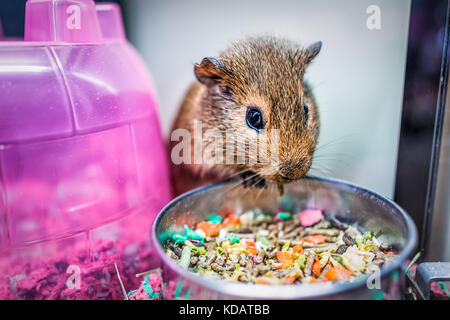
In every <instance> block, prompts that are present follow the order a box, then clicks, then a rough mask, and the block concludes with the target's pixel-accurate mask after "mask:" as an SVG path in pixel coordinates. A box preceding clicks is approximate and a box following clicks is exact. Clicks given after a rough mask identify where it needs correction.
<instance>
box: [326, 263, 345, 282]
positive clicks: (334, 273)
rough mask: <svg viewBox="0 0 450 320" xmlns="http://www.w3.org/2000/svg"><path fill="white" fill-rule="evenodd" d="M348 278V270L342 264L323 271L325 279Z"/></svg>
mask: <svg viewBox="0 0 450 320" xmlns="http://www.w3.org/2000/svg"><path fill="white" fill-rule="evenodd" d="M348 278H350V272H349V271H348V270H347V269H345V268H344V267H342V266H336V267H333V268H331V269H330V270H328V272H327V273H325V279H327V280H330V281H337V280H345V279H348Z"/></svg>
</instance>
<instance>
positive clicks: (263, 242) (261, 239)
mask: <svg viewBox="0 0 450 320" xmlns="http://www.w3.org/2000/svg"><path fill="white" fill-rule="evenodd" d="M258 241H259V242H261V244H262V245H264V246H266V247H268V246H269V244H270V243H269V240H268V239H267V238H266V237H260V238H259V239H258Z"/></svg>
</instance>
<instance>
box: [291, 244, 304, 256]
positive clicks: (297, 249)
mask: <svg viewBox="0 0 450 320" xmlns="http://www.w3.org/2000/svg"><path fill="white" fill-rule="evenodd" d="M302 252H303V241H302V243H300V244H298V245H296V246H294V247H293V248H292V253H293V254H296V253H302Z"/></svg>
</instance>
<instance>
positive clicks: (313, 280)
mask: <svg viewBox="0 0 450 320" xmlns="http://www.w3.org/2000/svg"><path fill="white" fill-rule="evenodd" d="M317 282H319V280H317V279H316V278H311V279H310V280H309V283H317Z"/></svg>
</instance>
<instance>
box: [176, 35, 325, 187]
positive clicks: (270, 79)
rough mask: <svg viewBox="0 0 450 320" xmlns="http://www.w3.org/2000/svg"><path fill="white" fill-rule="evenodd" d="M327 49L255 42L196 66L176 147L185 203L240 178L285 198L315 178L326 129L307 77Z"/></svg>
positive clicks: (252, 39)
mask: <svg viewBox="0 0 450 320" xmlns="http://www.w3.org/2000/svg"><path fill="white" fill-rule="evenodd" d="M321 46H322V43H321V42H317V43H314V44H312V45H310V46H309V47H306V48H303V47H301V46H300V45H298V44H297V43H295V42H292V41H290V40H286V39H282V38H278V37H270V36H263V37H248V38H246V39H244V40H240V41H236V42H234V43H232V44H231V46H230V47H229V48H228V49H226V50H225V51H223V52H222V53H220V54H219V55H218V56H217V57H214V58H211V57H208V58H204V59H203V60H202V62H201V63H200V64H196V65H195V67H194V72H195V76H196V78H197V80H198V81H197V82H195V83H193V84H192V85H191V87H190V88H189V90H188V91H187V93H186V95H185V97H184V99H183V102H182V105H181V107H180V109H179V111H178V114H177V115H176V118H175V121H174V124H173V127H172V131H171V133H172V134H171V139H170V142H169V148H170V150H169V154H170V157H171V174H172V182H173V186H174V189H175V193H176V194H177V195H178V194H181V193H184V192H185V191H188V190H190V189H192V188H195V187H198V186H201V185H204V184H207V183H212V182H216V181H219V180H223V179H226V178H231V177H233V176H236V175H241V176H242V177H243V178H244V180H243V183H244V184H245V185H246V186H249V185H254V186H257V187H262V186H265V183H266V180H269V181H273V182H275V183H276V184H278V186H279V188H280V190H282V187H281V186H282V185H283V184H284V183H288V182H291V181H294V180H297V179H299V178H301V177H303V176H304V175H305V174H306V173H307V172H308V170H309V168H310V166H311V162H312V157H313V153H314V150H315V148H316V144H317V139H318V135H319V127H320V122H319V113H318V109H317V104H316V101H315V99H314V96H313V93H312V91H311V88H310V86H309V85H308V83H307V82H306V81H305V80H304V74H305V71H306V68H307V67H308V65H309V64H310V62H311V61H312V60H313V59H314V57H315V56H316V55H317V54H318V53H319V51H320V49H321ZM211 131H213V132H215V134H209V135H207V136H209V139H208V138H207V139H205V137H204V135H205V133H206V132H211ZM274 133H276V135H274ZM218 134H219V135H220V134H222V136H218ZM211 136H213V137H214V139H212V140H214V147H213V148H211V145H212V141H211V139H210V138H211ZM229 137H232V138H231V139H229ZM229 140H234V142H235V143H234V144H230V143H229ZM243 141H245V143H242V142H243ZM230 145H231V146H232V147H230ZM251 146H256V147H251ZM262 146H264V148H262ZM206 150H208V151H210V152H209V153H208V154H209V156H208V155H207V154H206V152H205V151H206ZM211 150H212V152H211ZM260 150H263V151H261V152H259V151H260ZM268 150H270V151H268ZM256 151H258V152H256ZM242 154H243V157H241V155H242Z"/></svg>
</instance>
